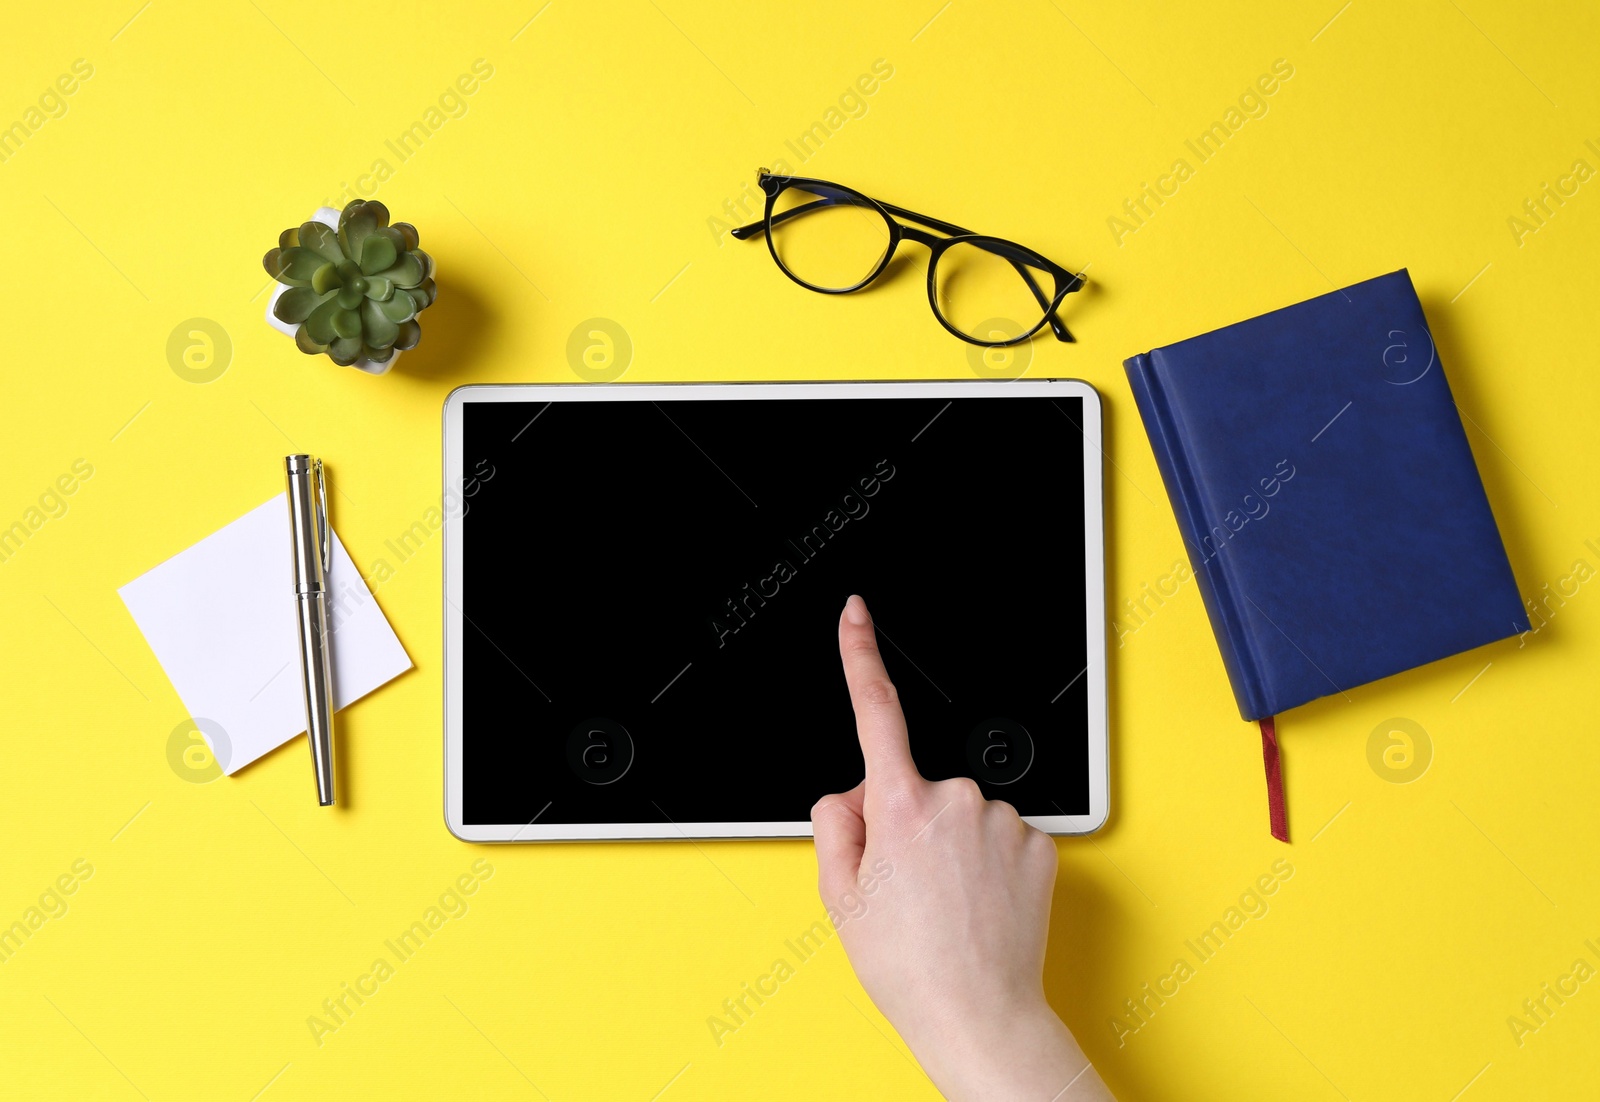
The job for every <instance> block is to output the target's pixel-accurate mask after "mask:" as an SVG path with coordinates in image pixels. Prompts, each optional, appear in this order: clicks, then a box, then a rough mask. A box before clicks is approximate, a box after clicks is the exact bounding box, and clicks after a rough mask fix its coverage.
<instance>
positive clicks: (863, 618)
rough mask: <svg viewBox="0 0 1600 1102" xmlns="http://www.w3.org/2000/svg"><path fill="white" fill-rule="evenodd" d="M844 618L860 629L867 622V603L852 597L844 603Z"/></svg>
mask: <svg viewBox="0 0 1600 1102" xmlns="http://www.w3.org/2000/svg"><path fill="white" fill-rule="evenodd" d="M844 618H845V619H846V620H849V621H850V622H851V623H852V624H855V625H857V626H858V627H859V626H860V625H862V624H864V623H866V622H867V602H865V601H863V600H862V599H861V598H860V597H857V596H855V595H854V594H852V595H851V597H850V599H849V600H848V601H846V602H845V603H844Z"/></svg>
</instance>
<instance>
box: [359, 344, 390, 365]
mask: <svg viewBox="0 0 1600 1102" xmlns="http://www.w3.org/2000/svg"><path fill="white" fill-rule="evenodd" d="M361 355H362V358H363V359H368V360H371V361H372V362H373V363H375V364H386V363H388V362H389V361H390V360H392V359H393V358H394V345H392V344H391V345H388V346H386V347H384V348H373V347H372V346H371V345H368V346H367V347H366V348H363V349H362V350H361Z"/></svg>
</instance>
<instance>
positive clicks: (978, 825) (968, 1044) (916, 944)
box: [811, 597, 1111, 1102]
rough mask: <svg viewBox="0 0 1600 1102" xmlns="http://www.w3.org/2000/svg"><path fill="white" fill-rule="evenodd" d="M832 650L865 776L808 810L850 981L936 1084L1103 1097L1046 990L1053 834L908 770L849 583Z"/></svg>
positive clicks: (982, 1093) (1048, 1101)
mask: <svg viewBox="0 0 1600 1102" xmlns="http://www.w3.org/2000/svg"><path fill="white" fill-rule="evenodd" d="M839 653H840V656H841V658H842V659H843V661H844V673H845V681H846V682H847V683H848V684H849V688H850V701H851V704H852V705H853V706H854V708H855V714H856V731H857V734H858V735H859V736H860V739H861V753H862V756H863V758H865V760H866V779H865V780H863V781H862V783H861V784H859V785H857V786H856V787H855V788H852V789H851V790H850V791H849V792H844V793H839V794H836V795H832V796H825V797H824V798H823V799H822V800H821V801H819V802H818V803H817V805H816V806H815V807H814V808H812V809H811V823H812V829H813V832H814V834H815V836H816V847H817V871H818V877H817V879H818V887H819V889H820V890H821V894H822V900H823V903H824V904H826V905H827V907H828V910H829V913H830V914H835V913H846V912H849V911H852V910H854V911H857V914H858V916H857V917H852V918H849V919H848V920H847V921H844V922H841V923H840V924H839V938H840V941H841V942H842V943H843V944H844V948H845V952H846V953H847V954H848V955H849V957H850V963H851V964H852V965H853V966H854V967H855V970H856V975H857V976H858V977H859V978H860V980H861V985H862V987H864V988H865V989H866V992H867V994H868V995H869V996H871V998H872V1001H873V1002H874V1003H876V1004H877V1006H878V1009H879V1010H880V1011H882V1012H883V1015H884V1017H886V1018H888V1019H889V1022H890V1023H891V1024H892V1025H893V1026H894V1027H895V1029H897V1030H899V1032H900V1036H901V1037H903V1038H904V1039H905V1042H906V1044H907V1045H908V1046H910V1048H911V1051H912V1052H913V1053H914V1054H915V1055H916V1057H917V1059H918V1060H919V1061H921V1063H922V1066H923V1069H924V1070H926V1071H927V1073H928V1077H929V1078H930V1079H932V1080H933V1083H934V1085H935V1086H937V1087H938V1088H939V1090H940V1091H942V1092H943V1093H944V1094H945V1096H946V1097H947V1098H950V1099H953V1100H959V1102H975V1100H988V1099H1006V1100H1011V1099H1036V1100H1037V1102H1067V1100H1069V1099H1110V1098H1111V1095H1110V1093H1109V1092H1108V1091H1107V1090H1106V1088H1105V1085H1104V1084H1103V1083H1102V1082H1101V1080H1100V1077H1099V1075H1098V1074H1096V1072H1095V1071H1094V1069H1093V1068H1092V1067H1090V1065H1089V1062H1088V1060H1087V1059H1086V1058H1085V1057H1084V1055H1083V1051H1082V1050H1081V1049H1080V1048H1079V1047H1078V1044H1077V1042H1076V1041H1074V1040H1073V1037H1072V1034H1071V1033H1070V1032H1068V1030H1067V1028H1066V1026H1065V1025H1063V1024H1062V1022H1061V1020H1060V1018H1058V1017H1057V1016H1056V1015H1055V1013H1054V1012H1053V1011H1052V1010H1051V1009H1050V1006H1049V1003H1048V1002H1047V1001H1046V999H1045V994H1044V978H1043V977H1044V954H1045V940H1046V935H1047V933H1048V929H1049V922H1050V895H1051V891H1052V889H1053V887H1054V885H1055V878H1056V848H1055V842H1054V841H1053V840H1052V839H1051V838H1050V837H1049V836H1048V835H1046V834H1043V833H1041V832H1040V831H1038V830H1035V829H1034V828H1033V827H1031V826H1029V825H1027V824H1026V823H1024V822H1023V821H1022V819H1021V818H1020V817H1019V816H1018V814H1017V812H1016V809H1015V808H1013V807H1012V806H1011V805H1010V804H1007V803H1002V802H999V801H988V800H985V799H984V798H983V795H982V793H981V792H980V791H979V790H978V786H977V784H976V783H974V782H973V781H971V780H969V779H968V778H965V777H958V778H955V779H953V780H947V781H936V782H930V781H927V780H924V779H923V778H922V776H921V774H919V773H918V772H917V767H916V765H915V763H914V762H913V761H912V760H911V749H910V745H909V743H908V742H907V739H906V719H905V714H904V713H903V712H902V711H901V709H900V700H899V696H898V694H897V693H896V691H895V687H894V684H893V682H891V681H890V680H889V675H888V672H887V671H886V670H885V669H884V666H883V659H882V657H881V656H880V655H879V653H878V642H877V636H876V633H875V632H874V630H873V626H872V621H871V619H870V617H869V616H868V613H867V606H866V604H865V603H864V602H863V601H862V600H861V598H860V597H851V598H850V600H849V602H847V603H846V605H845V608H844V614H843V615H842V616H841V617H840V620H839ZM885 869H888V870H892V871H890V873H889V875H888V876H884V875H883V870H885ZM869 883H872V884H873V885H874V886H873V888H872V895H871V899H870V901H869V902H868V903H867V908H866V910H865V912H864V913H861V912H859V907H860V905H861V904H860V901H861V896H862V889H863V888H865V887H866V886H867V885H868V884H869ZM847 900H848V901H849V905H848V906H847V905H846V901H847Z"/></svg>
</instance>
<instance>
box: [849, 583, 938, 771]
mask: <svg viewBox="0 0 1600 1102" xmlns="http://www.w3.org/2000/svg"><path fill="white" fill-rule="evenodd" d="M839 657H840V659H841V660H842V661H843V662H844V679H845V683H846V684H848V685H849V686H850V704H851V706H852V707H854V708H855V712H856V734H857V735H858V736H859V737H860V739H861V756H862V757H863V758H865V759H866V763H867V790H868V791H869V792H870V791H872V790H873V789H874V788H876V787H878V786H880V785H882V784H883V783H884V782H891V783H903V782H905V781H908V780H912V779H920V777H921V775H920V774H919V773H918V772H917V766H916V763H915V762H913V761H912V760H911V744H910V743H909V742H908V741H907V738H906V716H905V713H904V712H903V711H901V709H900V694H899V693H898V692H897V691H896V690H895V687H894V682H893V681H891V680H889V671H888V670H886V669H884V666H883V656H882V655H881V654H879V653H878V636H877V632H876V631H875V630H874V629H873V626H872V617H871V616H870V615H869V614H868V613H867V604H866V602H865V601H863V600H862V599H861V598H860V597H857V596H852V597H851V598H850V599H849V600H848V601H846V602H845V606H844V613H843V615H841V616H840V617H839Z"/></svg>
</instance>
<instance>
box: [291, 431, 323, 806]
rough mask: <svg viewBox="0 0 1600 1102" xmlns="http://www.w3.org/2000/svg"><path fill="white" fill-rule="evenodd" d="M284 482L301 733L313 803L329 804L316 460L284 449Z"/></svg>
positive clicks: (320, 508)
mask: <svg viewBox="0 0 1600 1102" xmlns="http://www.w3.org/2000/svg"><path fill="white" fill-rule="evenodd" d="M283 469H284V477H285V479H286V480H287V482H288V491H289V492H288V498H289V541H290V545H291V547H290V551H291V555H292V558H293V560H294V605H295V609H294V613H295V624H296V626H297V628H298V632H299V636H300V684H301V685H302V686H303V687H304V689H305V700H306V739H307V741H308V742H310V743H311V764H312V767H313V768H314V769H315V770H316V774H317V803H319V804H321V805H322V806H323V807H330V806H332V804H333V677H332V674H331V672H330V670H329V668H328V664H329V648H330V646H331V644H332V636H331V633H330V624H329V620H328V573H329V570H330V568H331V566H332V563H333V556H332V550H333V547H332V535H331V531H330V529H329V528H328V492H327V487H326V486H325V485H324V483H323V481H322V460H320V459H313V458H312V457H311V456H309V455H290V456H286V457H285V458H284V461H283Z"/></svg>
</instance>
